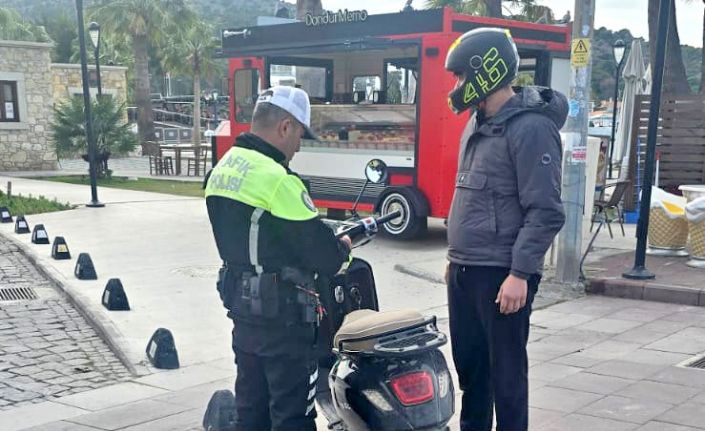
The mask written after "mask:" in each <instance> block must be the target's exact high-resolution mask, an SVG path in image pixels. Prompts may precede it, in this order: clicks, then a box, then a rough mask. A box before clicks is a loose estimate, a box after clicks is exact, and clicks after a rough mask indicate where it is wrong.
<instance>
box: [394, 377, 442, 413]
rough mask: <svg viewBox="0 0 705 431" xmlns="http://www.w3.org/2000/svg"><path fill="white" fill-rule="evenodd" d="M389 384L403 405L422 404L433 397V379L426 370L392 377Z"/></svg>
mask: <svg viewBox="0 0 705 431" xmlns="http://www.w3.org/2000/svg"><path fill="white" fill-rule="evenodd" d="M389 384H390V385H391V387H392V391H393V392H394V395H396V397H397V399H399V402H401V403H402V404H404V405H405V406H413V405H416V404H422V403H425V402H426V401H430V400H432V399H433V379H432V378H431V374H429V373H428V372H426V371H419V372H416V373H409V374H404V375H401V376H397V377H394V378H392V380H391V381H390V382H389Z"/></svg>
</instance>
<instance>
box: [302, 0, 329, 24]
mask: <svg viewBox="0 0 705 431" xmlns="http://www.w3.org/2000/svg"><path fill="white" fill-rule="evenodd" d="M309 13H310V14H312V15H320V14H321V13H323V5H322V4H321V0H296V19H298V20H303V19H304V18H306V14H309Z"/></svg>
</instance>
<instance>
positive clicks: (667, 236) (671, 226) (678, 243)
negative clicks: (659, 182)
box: [647, 187, 688, 256]
mask: <svg viewBox="0 0 705 431" xmlns="http://www.w3.org/2000/svg"><path fill="white" fill-rule="evenodd" d="M687 242H688V221H687V220H686V218H685V199H684V198H682V197H680V196H676V195H673V194H670V193H667V192H666V191H664V190H662V189H659V188H656V187H654V188H653V189H652V196H651V209H650V210H649V233H648V244H649V249H648V250H647V253H648V254H650V255H656V256H687V255H688V253H687V252H686V251H685V247H686V244H687Z"/></svg>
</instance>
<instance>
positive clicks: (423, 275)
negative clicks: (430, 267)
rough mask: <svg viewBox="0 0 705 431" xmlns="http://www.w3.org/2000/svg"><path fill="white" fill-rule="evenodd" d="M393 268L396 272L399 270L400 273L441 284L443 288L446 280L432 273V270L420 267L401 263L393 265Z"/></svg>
mask: <svg viewBox="0 0 705 431" xmlns="http://www.w3.org/2000/svg"><path fill="white" fill-rule="evenodd" d="M394 270H395V271H397V272H401V273H402V274H407V275H410V276H412V277H416V278H420V279H422V280H426V281H429V282H431V283H435V284H441V285H443V288H445V285H446V282H445V280H444V279H443V277H441V276H440V275H437V274H434V273H432V272H428V271H424V270H422V269H419V268H416V267H413V266H409V265H403V264H400V263H398V264H396V265H394Z"/></svg>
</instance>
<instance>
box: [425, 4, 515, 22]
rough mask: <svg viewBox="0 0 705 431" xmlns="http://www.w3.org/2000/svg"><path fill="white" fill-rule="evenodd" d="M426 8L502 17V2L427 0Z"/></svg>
mask: <svg viewBox="0 0 705 431" xmlns="http://www.w3.org/2000/svg"><path fill="white" fill-rule="evenodd" d="M426 6H427V7H428V8H429V9H435V8H441V7H446V6H450V7H452V8H453V9H454V10H455V11H456V12H461V13H466V14H468V15H482V16H491V17H495V18H501V17H502V0H427V2H426Z"/></svg>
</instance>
